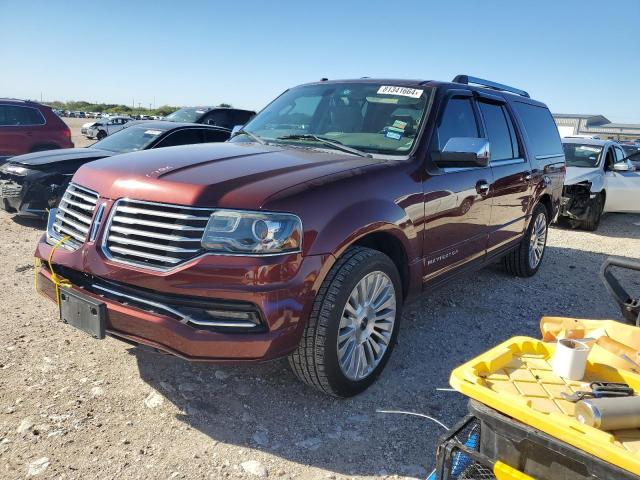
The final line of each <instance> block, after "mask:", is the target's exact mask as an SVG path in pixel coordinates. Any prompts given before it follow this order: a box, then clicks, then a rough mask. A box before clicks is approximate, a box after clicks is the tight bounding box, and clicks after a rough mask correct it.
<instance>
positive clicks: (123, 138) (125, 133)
mask: <svg viewBox="0 0 640 480" xmlns="http://www.w3.org/2000/svg"><path fill="white" fill-rule="evenodd" d="M163 132H164V130H158V129H157V128H149V127H145V126H144V125H140V126H135V127H128V128H123V129H122V130H120V131H119V132H116V133H114V134H112V135H109V136H108V137H106V138H104V139H103V140H100V141H99V142H96V143H94V144H93V145H91V148H99V149H101V150H109V151H110V152H117V153H126V152H135V151H136V150H144V149H145V148H147V146H149V144H150V143H151V142H153V141H154V140H155V139H156V138H158V137H159V136H160V135H162V133H163Z"/></svg>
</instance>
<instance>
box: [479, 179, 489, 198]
mask: <svg viewBox="0 0 640 480" xmlns="http://www.w3.org/2000/svg"><path fill="white" fill-rule="evenodd" d="M476 192H478V193H479V194H480V195H486V194H487V193H489V184H488V183H487V181H486V180H480V181H478V183H476Z"/></svg>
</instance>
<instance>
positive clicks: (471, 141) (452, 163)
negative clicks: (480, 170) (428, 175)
mask: <svg viewBox="0 0 640 480" xmlns="http://www.w3.org/2000/svg"><path fill="white" fill-rule="evenodd" d="M490 157H491V146H490V144H489V140H487V139H486V138H472V137H452V138H450V139H449V141H448V142H447V144H446V145H445V146H444V148H443V149H442V151H441V152H438V153H437V154H436V164H437V165H438V166H439V167H440V168H470V167H486V166H487V165H489V159H490Z"/></svg>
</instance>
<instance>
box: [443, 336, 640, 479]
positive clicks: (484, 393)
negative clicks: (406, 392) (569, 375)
mask: <svg viewBox="0 0 640 480" xmlns="http://www.w3.org/2000/svg"><path fill="white" fill-rule="evenodd" d="M554 350H555V344H552V343H544V342H542V341H540V340H536V339H533V338H528V337H514V338H511V339H509V340H507V341H506V342H504V343H502V344H500V345H498V346H497V347H495V348H492V349H491V350H489V351H488V352H486V353H483V354H482V355H480V356H479V357H476V358H474V359H473V360H471V361H470V362H467V363H465V364H464V365H462V366H460V367H458V368H456V369H455V370H454V371H453V372H452V373H451V379H450V383H451V386H452V387H453V388H455V389H456V390H457V391H459V392H461V393H463V394H465V395H467V396H468V397H471V398H473V399H475V400H478V401H479V402H482V403H484V404H486V405H488V406H490V407H492V408H494V409H496V410H498V411H500V412H502V413H504V414H506V415H509V416H510V417H513V418H515V419H516V420H519V421H521V422H523V423H525V424H526V425H530V426H532V427H534V428H537V429H538V430H542V431H543V432H545V433H547V434H549V435H551V436H553V437H555V438H557V439H559V440H562V441H564V442H566V443H569V444H571V445H573V446H575V447H577V448H580V449H582V450H584V451H586V452H588V453H591V454H592V455H594V456H596V457H598V458H600V459H602V460H604V461H607V462H609V463H612V464H614V465H617V466H619V467H621V468H624V469H626V470H629V471H631V472H633V473H635V474H638V475H640V429H637V430H619V431H615V432H604V431H601V430H598V429H596V428H593V427H589V426H587V425H583V424H581V423H580V422H578V421H577V420H576V419H575V418H574V412H575V404H574V403H571V402H568V401H566V400H564V399H562V396H561V395H560V394H561V392H566V393H573V392H575V391H577V390H585V389H587V390H588V385H585V383H588V382H592V381H597V380H600V381H609V382H624V383H627V384H629V386H631V387H632V388H633V389H634V390H635V391H636V394H637V393H638V392H640V375H638V374H636V373H632V372H630V371H627V370H617V369H615V368H613V367H610V366H607V365H603V364H601V363H597V361H594V360H592V359H591V358H589V361H588V364H587V372H586V375H585V378H584V379H583V380H582V381H580V382H576V381H571V380H564V379H562V378H561V377H558V376H556V375H555V374H554V373H553V371H552V369H551V363H550V361H551V359H552V358H553V353H554Z"/></svg>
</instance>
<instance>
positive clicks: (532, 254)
mask: <svg viewBox="0 0 640 480" xmlns="http://www.w3.org/2000/svg"><path fill="white" fill-rule="evenodd" d="M548 231H549V212H548V211H547V208H546V207H545V206H544V205H542V204H538V205H537V206H536V208H535V209H534V210H533V215H532V216H531V221H530V222H529V227H528V228H527V230H526V232H525V234H524V236H523V237H522V240H520V243H519V244H518V246H517V247H516V249H515V250H513V251H511V252H509V253H508V254H507V255H505V256H504V257H503V259H502V264H503V266H504V267H505V270H506V271H507V272H508V273H510V274H511V275H515V276H516V277H532V276H533V275H535V274H536V272H537V271H538V269H539V268H540V265H541V264H542V259H543V257H544V252H545V250H546V246H547V234H548Z"/></svg>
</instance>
